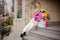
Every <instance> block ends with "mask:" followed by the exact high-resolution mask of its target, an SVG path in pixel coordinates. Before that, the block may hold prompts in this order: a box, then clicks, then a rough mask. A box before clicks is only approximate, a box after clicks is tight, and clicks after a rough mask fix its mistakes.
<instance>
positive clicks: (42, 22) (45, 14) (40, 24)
mask: <svg viewBox="0 0 60 40" xmlns="http://www.w3.org/2000/svg"><path fill="white" fill-rule="evenodd" d="M35 6H36V8H35V10H34V11H33V13H32V16H34V15H35V14H36V13H37V12H42V13H43V14H42V18H43V19H41V20H40V22H38V27H42V28H45V27H47V25H48V19H47V17H48V12H47V11H45V10H42V9H41V4H40V2H36V3H35Z"/></svg>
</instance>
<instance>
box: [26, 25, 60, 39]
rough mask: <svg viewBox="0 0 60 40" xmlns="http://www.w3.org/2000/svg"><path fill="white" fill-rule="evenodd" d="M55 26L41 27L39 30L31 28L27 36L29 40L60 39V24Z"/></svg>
mask: <svg viewBox="0 0 60 40" xmlns="http://www.w3.org/2000/svg"><path fill="white" fill-rule="evenodd" d="M54 27H56V28H57V29H55V28H54ZM54 27H53V26H51V28H49V27H48V28H39V29H38V30H31V31H30V32H29V33H28V34H27V36H25V38H26V39H27V40H60V30H58V29H59V27H60V26H54ZM52 28H53V29H52Z"/></svg>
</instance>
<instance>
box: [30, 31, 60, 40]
mask: <svg viewBox="0 0 60 40" xmlns="http://www.w3.org/2000/svg"><path fill="white" fill-rule="evenodd" d="M30 33H34V34H37V35H43V36H46V37H50V38H55V39H60V35H57V34H56V35H55V34H52V33H48V32H43V31H30Z"/></svg>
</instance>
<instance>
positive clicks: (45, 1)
mask: <svg viewBox="0 0 60 40" xmlns="http://www.w3.org/2000/svg"><path fill="white" fill-rule="evenodd" d="M39 1H40V3H41V7H42V9H46V10H48V13H49V14H50V17H51V20H50V21H60V18H59V17H60V2H59V0H39Z"/></svg>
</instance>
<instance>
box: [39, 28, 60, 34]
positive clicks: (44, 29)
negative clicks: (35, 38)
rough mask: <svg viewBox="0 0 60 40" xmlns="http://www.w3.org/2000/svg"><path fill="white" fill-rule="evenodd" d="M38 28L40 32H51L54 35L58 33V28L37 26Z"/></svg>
mask: <svg viewBox="0 0 60 40" xmlns="http://www.w3.org/2000/svg"><path fill="white" fill-rule="evenodd" d="M38 30H39V31H40V32H41V31H42V32H46V33H52V34H55V35H60V30H54V29H49V28H38Z"/></svg>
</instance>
